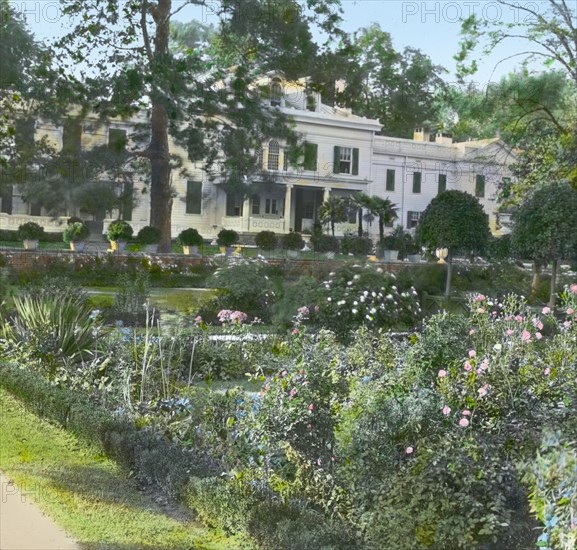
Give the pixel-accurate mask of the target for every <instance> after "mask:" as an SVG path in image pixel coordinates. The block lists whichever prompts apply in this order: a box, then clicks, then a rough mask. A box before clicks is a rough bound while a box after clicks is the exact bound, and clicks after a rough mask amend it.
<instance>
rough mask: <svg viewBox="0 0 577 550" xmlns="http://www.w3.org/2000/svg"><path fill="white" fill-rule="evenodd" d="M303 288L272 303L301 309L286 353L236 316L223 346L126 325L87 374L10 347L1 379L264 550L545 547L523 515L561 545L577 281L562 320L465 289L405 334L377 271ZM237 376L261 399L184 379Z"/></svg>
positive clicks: (226, 321)
mask: <svg viewBox="0 0 577 550" xmlns="http://www.w3.org/2000/svg"><path fill="white" fill-rule="evenodd" d="M253 264H256V265H253ZM274 273H275V272H274V270H271V268H270V266H267V265H266V264H265V263H262V262H255V263H245V264H240V265H237V266H233V265H231V266H229V267H227V268H226V269H224V268H223V269H222V270H221V272H219V277H223V281H228V282H227V283H226V285H229V286H230V288H231V293H230V295H233V292H235V288H234V287H235V286H237V287H239V288H238V290H236V291H237V292H238V295H237V298H238V299H239V300H246V301H247V303H248V300H249V299H251V297H250V293H251V292H252V294H253V295H254V294H255V289H258V290H259V292H260V291H262V292H267V288H274V285H273V284H272V282H271V281H272V277H271V276H273V275H274ZM241 281H244V282H246V286H245V287H243V285H241V284H240V282H241ZM303 282H304V280H303ZM226 285H223V286H226ZM269 285H270V286H269ZM306 285H307V289H306V291H303V293H302V295H301V297H302V299H303V300H304V297H305V295H306V294H307V293H309V292H310V297H311V299H312V300H314V301H312V302H307V303H303V302H300V303H299V301H298V299H299V293H298V292H299V287H298V282H297V283H294V286H291V291H290V292H286V291H285V295H284V296H283V298H282V300H283V301H282V302H280V301H279V302H278V304H277V306H278V310H277V312H280V313H279V315H281V314H282V315H284V319H285V320H286V319H287V317H288V311H289V310H290V308H291V307H292V306H291V304H298V305H297V307H295V308H294V310H293V315H292V316H293V321H294V325H293V330H292V331H291V333H290V334H287V335H285V337H284V338H283V339H282V340H280V341H279V340H278V339H268V338H266V337H265V338H262V339H256V338H255V337H254V335H251V338H249V336H248V334H249V330H248V329H247V327H246V325H244V324H243V323H244V320H245V317H246V315H245V313H244V312H242V311H230V310H228V311H220V312H219V319H220V321H221V322H222V325H223V326H224V330H225V334H226V335H232V336H233V339H230V340H226V339H223V340H219V341H214V340H212V339H211V337H210V329H209V327H207V326H206V325H205V324H204V322H203V321H202V320H201V319H199V318H197V319H195V321H194V326H190V327H186V329H181V330H171V331H163V330H162V329H161V327H159V326H158V325H157V324H156V322H155V323H151V324H149V325H147V326H145V327H144V328H143V329H139V330H133V329H130V328H126V327H123V328H120V329H118V330H113V331H112V332H111V333H110V334H105V335H103V337H102V338H99V339H98V342H97V347H96V351H97V352H98V353H95V355H94V356H93V357H82V359H83V362H82V364H81V367H82V368H76V366H75V367H74V368H70V369H66V370H65V371H59V376H56V377H53V378H52V380H53V384H54V386H56V387H54V386H49V385H48V384H46V382H45V381H43V380H42V379H41V378H40V377H39V376H38V373H42V370H41V369H38V368H36V367H37V365H34V364H31V363H30V364H28V363H26V359H27V357H29V355H28V352H27V351H26V350H25V349H22V348H19V347H18V346H12V345H7V344H6V343H5V342H2V351H3V353H4V354H5V355H6V354H7V353H10V357H11V359H15V360H19V359H20V360H23V366H24V367H25V369H26V370H22V371H20V370H18V369H15V368H13V367H6V370H4V371H2V373H1V374H2V375H1V376H0V380H1V383H2V384H4V385H5V386H6V387H7V388H8V389H10V391H12V392H13V393H16V394H17V395H19V396H20V397H21V398H22V399H24V400H25V401H26V402H29V401H30V400H31V401H32V402H33V406H34V410H36V411H38V412H39V413H41V414H46V415H47V416H48V417H50V418H56V419H58V421H60V422H62V423H63V424H64V425H68V426H69V427H71V428H72V429H74V430H78V431H80V432H82V431H83V430H85V431H86V433H87V434H91V435H90V436H89V437H92V438H93V439H94V440H95V441H100V442H103V443H102V444H103V445H104V448H106V449H107V451H108V452H109V453H110V454H111V455H112V456H114V457H116V459H117V460H118V461H119V462H120V463H121V464H123V465H125V466H126V467H127V468H130V469H131V470H132V471H134V473H135V475H136V477H137V478H138V479H139V480H141V481H143V482H144V483H147V484H150V485H153V486H155V487H163V488H164V490H165V491H166V492H168V493H171V494H173V495H178V494H185V495H186V496H185V500H186V502H188V503H189V504H190V505H191V506H193V507H195V508H196V509H197V511H198V513H199V515H200V517H202V518H203V519H204V520H205V521H207V522H209V523H212V524H214V525H218V526H221V527H223V528H225V529H227V530H229V531H234V532H240V533H242V534H244V535H248V536H250V537H251V538H252V539H253V540H255V541H257V543H258V544H259V545H260V546H261V547H263V548H269V549H271V550H272V549H275V550H284V549H294V550H297V549H299V550H300V549H302V548H307V549H308V548H334V549H335V550H336V549H339V550H340V549H343V550H345V549H350V548H359V549H360V548H363V549H365V550H380V549H381V548H383V545H385V544H386V545H387V546H390V547H394V548H396V549H398V550H422V549H424V548H451V550H459V549H470V548H478V549H480V550H481V549H482V550H501V549H503V548H507V549H508V550H526V549H527V548H530V547H531V546H532V545H534V543H535V541H536V539H537V537H538V536H539V532H538V531H537V530H536V529H535V527H537V524H536V521H535V519H534V518H533V517H532V516H531V514H530V509H529V505H530V503H531V504H532V506H533V508H534V509H535V510H536V513H537V517H538V518H539V519H540V520H541V521H542V522H544V524H545V527H546V530H545V532H544V535H543V537H542V538H541V541H542V542H544V543H547V544H550V547H555V544H557V541H561V540H562V538H564V537H565V538H567V540H571V539H570V537H572V536H573V533H572V526H571V521H570V518H571V517H572V516H571V513H572V510H573V508H571V506H573V504H570V503H571V498H572V494H571V495H569V496H568V497H567V499H568V500H569V502H567V501H566V500H564V499H561V500H560V499H556V498H555V495H556V494H557V492H559V491H561V492H562V491H563V490H564V489H565V488H566V485H565V484H564V483H569V484H570V483H572V479H573V477H574V476H572V470H570V469H569V470H568V469H567V468H565V466H564V465H566V464H572V463H573V462H571V461H572V460H573V459H574V450H573V448H572V446H571V445H569V444H567V445H557V446H553V448H552V449H549V448H548V447H547V448H544V449H543V450H542V455H541V456H542V459H539V460H537V461H536V460H535V457H537V453H538V451H539V448H540V446H541V442H542V437H543V434H545V433H549V431H550V430H551V429H555V430H557V431H559V432H560V436H559V439H560V441H563V442H571V441H574V440H575V438H576V437H577V420H575V418H577V370H576V368H577V367H576V365H577V345H576V338H577V285H572V286H571V287H567V288H566V289H565V291H564V293H563V296H562V299H563V308H562V309H561V310H560V311H559V312H558V314H559V315H560V317H561V319H560V320H558V319H556V318H555V317H553V315H552V314H551V312H550V311H549V310H548V309H544V310H543V311H542V312H541V313H540V314H536V313H534V312H532V311H531V310H529V309H527V307H526V305H525V304H524V303H523V301H522V300H520V299H518V298H515V297H512V296H509V297H503V298H501V299H497V300H492V299H488V298H487V297H485V296H483V295H480V294H475V295H473V296H471V299H470V303H469V304H468V308H469V309H468V311H469V313H468V314H467V315H462V316H453V315H449V314H442V315H437V316H434V317H432V318H430V319H429V320H428V321H426V322H425V325H424V327H423V330H422V333H421V334H420V335H416V334H415V335H412V336H410V337H409V338H408V339H406V340H393V339H391V338H390V337H388V336H387V335H386V333H384V332H383V331H382V330H381V329H382V328H387V327H389V326H396V325H398V324H408V322H409V321H414V320H415V319H416V314H417V313H418V310H417V309H416V308H417V305H416V301H415V298H414V294H413V292H412V291H411V290H410V289H409V288H404V287H402V286H401V283H400V282H399V281H398V280H395V279H394V278H393V277H391V276H390V275H388V274H385V273H382V272H381V271H379V268H378V267H376V266H374V265H368V266H354V265H346V266H343V267H342V269H339V270H336V271H335V272H334V273H331V274H329V276H328V278H327V280H326V281H325V282H324V284H323V285H322V287H321V288H319V289H318V293H315V288H314V286H315V284H314V281H313V280H309V281H308V282H307V283H306ZM303 288H304V287H303ZM389 296H390V298H389ZM233 297H234V296H233ZM260 298H262V296H261V297H260ZM328 298H330V300H329V299H328ZM235 299H236V298H235ZM317 300H318V301H317ZM355 302H356V303H355ZM395 302H396V303H395ZM261 303H262V302H257V304H261ZM249 305H250V304H249ZM381 306H382V307H381ZM389 306H390V307H389ZM230 309H232V308H230ZM361 309H362V315H359V313H360V310H361ZM269 310H270V308H269ZM353 310H356V311H353ZM373 310H374V311H373ZM400 312H402V314H400ZM341 322H342V325H341V324H340V323H341ZM191 324H192V323H191ZM321 326H329V327H330V328H331V329H333V331H330V332H329V331H327V330H318V328H319V327H321ZM351 327H359V329H358V330H357V331H356V332H355V333H354V335H353V338H350V334H349V333H348V330H350V329H351ZM312 329H315V331H314V332H313V331H312ZM341 339H343V340H345V341H347V343H346V344H343V343H341ZM98 344H99V345H98ZM2 368H3V369H4V367H2ZM31 368H32V369H34V370H32V371H29V370H28V369H31ZM244 372H248V373H249V374H251V375H252V377H253V379H254V380H257V379H258V380H261V381H262V383H263V385H262V390H261V391H260V393H259V392H256V391H253V392H248V391H243V390H241V389H240V388H235V389H229V390H227V391H222V390H221V391H214V392H213V391H211V389H210V388H209V387H206V386H205V385H202V386H195V382H196V381H198V380H199V379H201V378H214V377H216V376H223V377H226V376H230V375H239V374H240V373H244ZM70 388H72V389H77V390H78V389H81V388H82V389H83V390H84V391H86V393H87V394H88V395H90V398H91V400H93V402H94V403H98V404H100V406H101V407H102V409H101V410H100V412H99V413H98V414H94V417H93V418H91V419H87V418H86V414H87V413H86V411H87V410H88V408H89V407H91V406H92V405H90V402H89V400H88V399H86V398H85V399H84V402H83V401H82V399H81V398H77V397H74V398H72V397H71V395H74V396H78V395H79V394H77V393H74V392H72V393H71V392H70ZM106 411H115V412H116V416H113V415H111V414H110V413H108V412H106ZM83 422H86V426H83V424H82V423H83ZM153 434H154V435H153ZM528 464H529V466H528ZM528 469H529V470H530V473H529V474H528V473H527V470H528ZM216 477H218V480H215V479H214V478H216ZM185 487H187V489H186V491H184V488H185ZM530 493H531V494H532V495H533V496H532V497H531V499H530V497H529V494H530ZM568 518H569V519H568Z"/></svg>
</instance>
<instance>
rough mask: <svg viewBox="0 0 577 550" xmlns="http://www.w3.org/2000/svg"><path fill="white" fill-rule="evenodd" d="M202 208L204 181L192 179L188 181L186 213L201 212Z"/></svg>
mask: <svg viewBox="0 0 577 550" xmlns="http://www.w3.org/2000/svg"><path fill="white" fill-rule="evenodd" d="M201 208H202V182H201V181H191V180H189V181H188V182H187V183H186V213H187V214H200V213H201Z"/></svg>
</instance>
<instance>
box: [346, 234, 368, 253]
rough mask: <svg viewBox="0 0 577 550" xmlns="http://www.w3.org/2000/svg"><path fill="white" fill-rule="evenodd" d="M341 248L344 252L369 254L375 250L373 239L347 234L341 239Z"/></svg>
mask: <svg viewBox="0 0 577 550" xmlns="http://www.w3.org/2000/svg"><path fill="white" fill-rule="evenodd" d="M341 250H342V253H343V254H352V255H353V256H367V255H368V254H370V253H371V252H372V250H373V241H371V239H369V238H368V237H358V236H356V235H345V236H344V237H343V239H342V241H341Z"/></svg>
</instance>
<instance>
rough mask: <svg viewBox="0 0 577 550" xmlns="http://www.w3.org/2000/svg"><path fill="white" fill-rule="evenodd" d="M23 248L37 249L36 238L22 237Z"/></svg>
mask: <svg viewBox="0 0 577 550" xmlns="http://www.w3.org/2000/svg"><path fill="white" fill-rule="evenodd" d="M22 244H23V245H24V250H38V239H24V240H23V241H22Z"/></svg>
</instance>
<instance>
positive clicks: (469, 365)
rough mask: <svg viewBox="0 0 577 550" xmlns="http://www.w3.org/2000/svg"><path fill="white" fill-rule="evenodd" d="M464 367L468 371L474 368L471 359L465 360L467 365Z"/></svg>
mask: <svg viewBox="0 0 577 550" xmlns="http://www.w3.org/2000/svg"><path fill="white" fill-rule="evenodd" d="M463 368H464V369H465V370H466V371H467V372H471V371H472V370H473V366H472V365H471V363H469V361H465V365H464V366H463Z"/></svg>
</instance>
